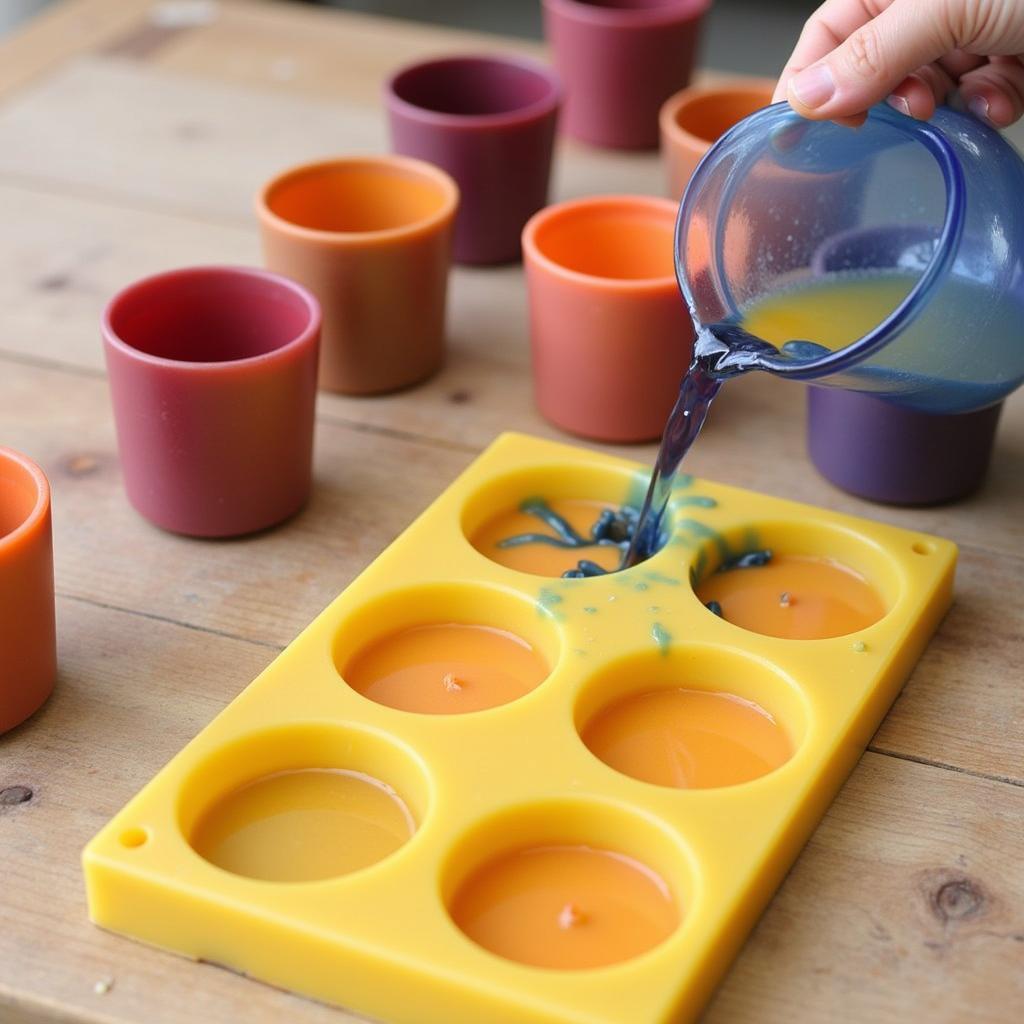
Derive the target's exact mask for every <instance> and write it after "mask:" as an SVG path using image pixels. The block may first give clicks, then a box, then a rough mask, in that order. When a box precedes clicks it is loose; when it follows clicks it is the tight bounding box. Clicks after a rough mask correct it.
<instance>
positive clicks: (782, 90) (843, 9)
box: [772, 0, 892, 103]
mask: <svg viewBox="0 0 1024 1024" xmlns="http://www.w3.org/2000/svg"><path fill="white" fill-rule="evenodd" d="M891 3H892V0H825V3H823V4H822V5H821V6H820V7H819V8H818V9H817V10H816V11H815V12H814V13H813V14H812V15H811V16H810V17H809V18H808V19H807V21H806V22H805V23H804V27H803V30H802V31H801V33H800V38H799V39H798V40H797V43H796V46H795V47H794V49H793V53H792V54H791V55H790V58H789V60H788V61H786V66H785V67H784V68H783V69H782V74H781V75H779V81H778V84H777V85H776V86H775V94H774V95H773V96H772V102H773V103H775V102H777V101H778V100H784V99H785V98H786V91H787V88H788V86H789V80H790V79H791V78H792V77H793V75H795V74H796V73H797V72H798V71H803V69H804V68H806V67H809V66H810V65H811V64H813V63H814V62H815V61H818V60H821V58H822V57H825V56H827V55H828V54H830V53H831V52H832V51H833V50H834V49H835V48H836V47H837V46H839V45H841V44H842V43H844V42H846V40H847V39H849V37H850V36H851V35H853V33H854V32H856V31H857V29H859V28H860V27H861V26H862V25H866V24H867V23H868V22H869V21H871V20H872V19H873V18H876V17H877V16H878V15H879V14H881V13H882V11H884V10H885V9H886V8H887V7H888V6H889V5H890V4H891Z"/></svg>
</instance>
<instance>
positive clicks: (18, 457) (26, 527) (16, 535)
mask: <svg viewBox="0 0 1024 1024" xmlns="http://www.w3.org/2000/svg"><path fill="white" fill-rule="evenodd" d="M0 462H10V463H14V464H15V465H17V466H19V467H20V468H21V469H23V470H25V472H27V473H28V475H29V476H30V477H31V478H32V480H33V481H34V482H35V485H36V500H35V503H34V504H33V506H32V510H31V511H30V512H29V514H28V515H27V516H26V517H25V518H24V519H23V520H22V521H21V522H20V523H19V524H18V525H17V526H16V527H15V528H14V529H13V530H11V531H10V533H5V534H3V535H2V536H0V556H3V555H4V554H5V552H6V551H7V550H8V549H9V548H12V547H14V546H15V545H16V544H17V543H18V542H19V540H20V538H21V537H23V536H25V535H26V534H28V533H31V532H32V530H34V529H35V528H36V527H37V526H38V525H39V524H40V523H42V522H43V521H44V520H45V518H46V514H47V512H48V511H49V508H50V481H49V480H47V478H46V474H45V473H44V472H43V471H42V469H41V468H40V467H39V465H38V464H37V463H36V462H34V461H33V460H32V459H30V458H29V457H28V456H27V455H23V454H22V453H21V452H19V451H15V450H14V449H13V448H8V447H7V446H6V445H0Z"/></svg>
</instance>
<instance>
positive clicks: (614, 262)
mask: <svg viewBox="0 0 1024 1024" xmlns="http://www.w3.org/2000/svg"><path fill="white" fill-rule="evenodd" d="M674 224H675V206H674V204H672V203H668V202H666V203H665V204H664V205H662V204H660V203H654V202H643V203H641V202H633V201H630V200H600V201H594V202H583V203H570V204H567V205H566V206H564V207H562V208H560V209H556V210H554V211H553V212H549V213H547V214H545V215H542V219H541V220H539V221H538V222H537V223H536V227H535V229H534V232H533V243H534V245H535V246H536V249H537V251H538V252H539V253H540V255H541V256H544V257H546V258H547V259H548V260H550V261H551V262H552V263H556V264H558V265H559V266H561V267H563V268H565V269H566V270H571V271H575V272H576V273H578V274H586V275H588V276H591V277H601V278H608V279H613V280H622V281H635V280H650V279H664V278H668V279H673V280H674V276H673V275H674V270H673V263H672V249H673V240H672V236H673V228H674Z"/></svg>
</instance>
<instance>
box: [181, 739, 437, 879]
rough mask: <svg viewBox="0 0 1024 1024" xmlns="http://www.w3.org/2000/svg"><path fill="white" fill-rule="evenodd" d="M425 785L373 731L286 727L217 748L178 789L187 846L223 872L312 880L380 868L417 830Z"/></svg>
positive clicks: (414, 765)
mask: <svg viewBox="0 0 1024 1024" xmlns="http://www.w3.org/2000/svg"><path fill="white" fill-rule="evenodd" d="M428 791H429V784H428V781H427V776H426V773H425V771H424V769H423V767H422V766H421V764H420V762H419V761H418V759H417V758H416V757H415V756H414V755H413V754H412V753H410V752H409V751H408V750H406V749H405V748H403V747H400V746H399V745H398V744H396V743H394V742H392V741H390V740H387V739H385V738H383V737H381V736H379V735H377V734H375V733H371V732H367V731H363V730H361V729H355V728H351V727H347V726H346V727H340V726H333V725H319V724H308V725H294V726H287V727H280V728H276V729H270V730H267V731H265V732H261V733H257V734H254V735H250V736H247V737H244V738H242V739H240V740H237V741H235V742H234V743H231V744H229V745H227V746H225V747H222V748H220V749H219V750H217V751H216V752H215V753H214V754H213V755H211V756H210V757H208V758H207V759H206V760H205V761H204V762H203V763H202V764H201V765H200V766H199V767H198V768H197V769H196V770H195V771H194V772H193V773H192V775H191V776H190V777H189V779H188V780H187V781H186V783H185V785H184V786H183V788H182V792H181V798H180V802H179V809H178V820H179V824H180V827H181V830H182V833H183V834H184V836H185V838H186V840H187V841H188V843H189V845H190V846H191V847H192V849H193V850H195V852H196V853H198V854H199V856H201V857H202V858H203V859H204V860H206V861H208V862H209V863H211V864H213V865H215V866H216V867H218V868H221V869H222V870H224V871H228V872H231V873H232V874H235V875H241V876H243V877H246V878H252V879H258V880H260V881H264V882H319V881H325V880H328V879H333V878H338V877H341V876H344V875H351V874H353V873H354V872H358V871H362V870H364V869H367V868H370V867H371V866H373V865H375V864H378V863H380V862H382V861H384V860H385V859H386V858H388V857H390V856H391V855H392V854H393V853H395V852H396V851H397V850H398V849H399V848H401V847H402V846H403V845H404V844H405V843H406V842H407V841H408V840H409V839H410V838H411V837H412V836H413V834H414V833H415V832H416V829H417V827H418V823H419V822H421V821H422V820H423V817H424V815H425V814H426V811H427V805H428Z"/></svg>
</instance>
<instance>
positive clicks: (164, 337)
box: [103, 267, 320, 537]
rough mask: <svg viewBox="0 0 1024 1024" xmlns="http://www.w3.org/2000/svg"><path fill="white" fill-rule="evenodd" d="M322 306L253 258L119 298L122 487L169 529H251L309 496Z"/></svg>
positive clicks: (169, 277)
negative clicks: (246, 263) (251, 265)
mask: <svg viewBox="0 0 1024 1024" xmlns="http://www.w3.org/2000/svg"><path fill="white" fill-rule="evenodd" d="M319 340H320V306H319V304H318V303H317V301H316V299H315V298H314V297H313V296H312V294H310V292H308V291H307V290H306V289H305V288H303V287H301V286H300V285H297V284H295V283H294V282H293V281H290V280H288V279H287V278H285V277H281V276H279V275H277V274H272V273H269V272H267V271H263V270H257V269H253V268H248V267H194V268H188V269H184V270H174V271H170V272H169V273H165V274H157V275H155V276H154V277H147V278H144V279H143V280H141V281H137V282H136V283H135V284H132V285H129V287H127V288H125V289H124V290H123V291H121V292H119V293H118V294H117V295H115V296H114V298H113V299H112V300H111V301H110V303H109V305H108V306H107V308H106V311H105V312H104V315H103V344H104V349H105V351H106V357H107V370H108V372H109V375H110V393H111V397H112V398H113V402H114V419H115V421H116V424H117V439H118V447H119V449H120V452H121V465H122V469H123V471H124V482H125V489H126V491H127V492H128V498H129V500H130V501H131V503H132V504H133V505H134V506H135V508H136V509H137V510H138V511H139V512H140V513H141V514H142V515H143V516H145V517H146V518H147V519H148V520H150V521H151V522H153V523H155V524H156V525H157V526H160V527H163V529H165V530H172V531H174V532H175V533H184V534H189V535H190V536H194V537H228V536H234V535H237V534H243V533H251V532H253V531H255V530H262V529H264V528H266V527H268V526H272V525H274V524H275V523H278V522H280V521H281V520H283V519H287V518H288V517H289V516H291V515H293V514H294V513H295V512H297V511H298V510H299V508H301V507H302V505H303V503H304V502H305V501H306V499H307V497H308V496H309V490H310V484H311V472H312V471H311V462H312V452H313V414H314V405H315V400H316V374H317V355H318V347H319Z"/></svg>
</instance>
